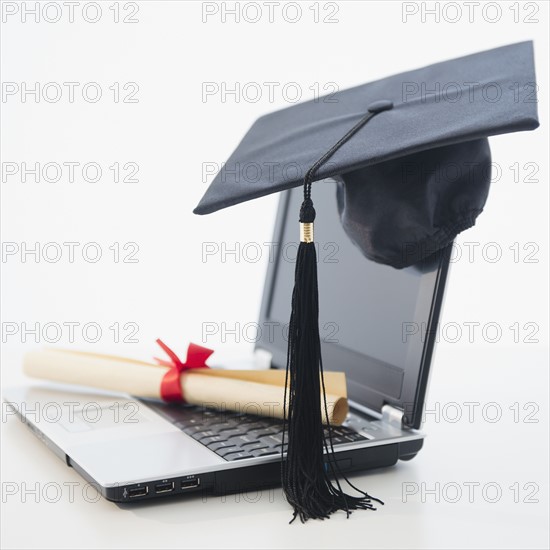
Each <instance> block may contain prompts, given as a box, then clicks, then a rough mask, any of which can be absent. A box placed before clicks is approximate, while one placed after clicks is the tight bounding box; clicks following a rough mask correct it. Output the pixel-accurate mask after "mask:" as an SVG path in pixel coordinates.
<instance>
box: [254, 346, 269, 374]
mask: <svg viewBox="0 0 550 550" xmlns="http://www.w3.org/2000/svg"><path fill="white" fill-rule="evenodd" d="M272 359H273V354H272V353H271V352H270V351H267V350H266V349H262V348H256V349H255V350H254V367H255V368H256V369H270V368H271V360H272Z"/></svg>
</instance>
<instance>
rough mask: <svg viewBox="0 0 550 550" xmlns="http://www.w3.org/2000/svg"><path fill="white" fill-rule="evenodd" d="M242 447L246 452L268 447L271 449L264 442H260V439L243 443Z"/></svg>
mask: <svg viewBox="0 0 550 550" xmlns="http://www.w3.org/2000/svg"><path fill="white" fill-rule="evenodd" d="M242 448H243V450H244V451H246V452H247V453H251V452H252V451H257V450H258V449H269V450H271V448H270V447H268V446H267V445H266V444H265V443H262V442H261V441H257V442H256V443H245V444H244V445H243V446H242Z"/></svg>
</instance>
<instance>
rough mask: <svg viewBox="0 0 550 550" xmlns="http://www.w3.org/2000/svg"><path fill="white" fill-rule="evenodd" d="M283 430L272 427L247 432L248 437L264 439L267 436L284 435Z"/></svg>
mask: <svg viewBox="0 0 550 550" xmlns="http://www.w3.org/2000/svg"><path fill="white" fill-rule="evenodd" d="M282 431H283V430H282V429H281V428H279V426H271V427H269V428H263V429H259V430H252V431H249V432H246V434H247V435H249V436H251V437H263V436H266V435H277V434H279V433H282Z"/></svg>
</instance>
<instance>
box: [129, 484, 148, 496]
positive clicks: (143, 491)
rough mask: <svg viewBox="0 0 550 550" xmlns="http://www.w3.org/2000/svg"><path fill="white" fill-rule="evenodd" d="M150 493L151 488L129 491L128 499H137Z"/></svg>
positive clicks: (138, 488) (137, 488)
mask: <svg viewBox="0 0 550 550" xmlns="http://www.w3.org/2000/svg"><path fill="white" fill-rule="evenodd" d="M148 492H149V487H147V486H145V487H136V488H135V489H129V490H128V498H137V497H144V496H147V493H148Z"/></svg>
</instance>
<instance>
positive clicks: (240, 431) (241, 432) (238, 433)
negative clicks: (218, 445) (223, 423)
mask: <svg viewBox="0 0 550 550" xmlns="http://www.w3.org/2000/svg"><path fill="white" fill-rule="evenodd" d="M222 433H223V436H224V437H226V438H227V439H229V438H231V437H239V436H241V435H246V432H245V431H244V430H243V429H242V428H235V429H233V430H224V431H223V432H222Z"/></svg>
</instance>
